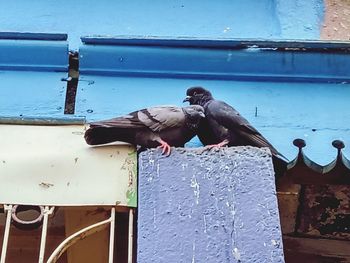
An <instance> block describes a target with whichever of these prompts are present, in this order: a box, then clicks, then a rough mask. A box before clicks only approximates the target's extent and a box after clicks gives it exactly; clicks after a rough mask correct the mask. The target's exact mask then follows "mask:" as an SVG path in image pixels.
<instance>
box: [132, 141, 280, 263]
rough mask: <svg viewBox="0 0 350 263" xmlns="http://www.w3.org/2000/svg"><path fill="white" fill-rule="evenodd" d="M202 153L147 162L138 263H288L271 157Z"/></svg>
mask: <svg viewBox="0 0 350 263" xmlns="http://www.w3.org/2000/svg"><path fill="white" fill-rule="evenodd" d="M200 149H201V148H200ZM200 149H193V148H187V149H183V148H178V149H173V151H172V154H171V155H170V156H169V157H165V156H162V155H161V154H160V151H159V150H157V149H155V150H147V151H145V152H142V153H141V154H140V155H139V209H138V213H139V215H138V262H140V263H144V262H174V263H175V262H176V263H177V262H207V263H210V262H259V263H262V262H269V263H271V262H284V259H283V247H282V237H281V228H280V222H279V215H278V206H277V198H276V189H275V178H274V173H273V167H272V161H271V155H270V152H269V150H268V149H258V148H254V147H231V148H224V149H220V150H218V151H214V152H213V151H211V152H204V153H202V154H200V153H199V150H200Z"/></svg>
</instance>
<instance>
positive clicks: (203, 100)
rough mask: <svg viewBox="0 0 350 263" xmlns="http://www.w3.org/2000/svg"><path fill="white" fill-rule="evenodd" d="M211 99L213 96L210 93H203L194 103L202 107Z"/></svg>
mask: <svg viewBox="0 0 350 263" xmlns="http://www.w3.org/2000/svg"><path fill="white" fill-rule="evenodd" d="M213 99H214V98H213V96H212V95H211V94H205V95H203V96H202V97H200V98H199V99H198V102H197V103H196V104H198V105H201V106H202V107H203V106H204V105H205V104H206V103H207V102H208V101H211V100H213Z"/></svg>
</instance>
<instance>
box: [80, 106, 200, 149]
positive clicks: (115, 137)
mask: <svg viewBox="0 0 350 263" xmlns="http://www.w3.org/2000/svg"><path fill="white" fill-rule="evenodd" d="M204 117H205V116H204V109H203V107H201V106H199V105H192V106H188V107H183V108H180V107H177V106H155V107H150V108H147V109H142V110H139V111H134V112H131V113H129V114H128V115H126V116H122V117H117V118H113V119H109V120H104V121H98V122H92V123H90V127H89V129H88V130H86V132H85V140H86V142H87V144H89V145H98V144H105V143H110V142H114V141H122V142H127V143H130V144H134V145H140V146H141V147H144V148H154V147H160V148H162V149H163V154H164V153H167V155H169V154H170V146H175V147H183V146H184V144H185V143H186V142H188V141H189V140H191V139H192V138H193V137H194V136H195V135H196V131H197V128H198V125H199V123H200V120H201V119H203V118H204Z"/></svg>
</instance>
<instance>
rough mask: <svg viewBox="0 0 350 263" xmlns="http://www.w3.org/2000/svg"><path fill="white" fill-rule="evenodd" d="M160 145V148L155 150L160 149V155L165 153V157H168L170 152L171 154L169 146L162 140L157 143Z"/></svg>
mask: <svg viewBox="0 0 350 263" xmlns="http://www.w3.org/2000/svg"><path fill="white" fill-rule="evenodd" d="M159 143H160V146H158V147H157V148H160V149H162V154H165V153H166V156H169V155H170V152H171V147H170V145H169V144H167V143H166V142H165V141H163V140H160V141H159Z"/></svg>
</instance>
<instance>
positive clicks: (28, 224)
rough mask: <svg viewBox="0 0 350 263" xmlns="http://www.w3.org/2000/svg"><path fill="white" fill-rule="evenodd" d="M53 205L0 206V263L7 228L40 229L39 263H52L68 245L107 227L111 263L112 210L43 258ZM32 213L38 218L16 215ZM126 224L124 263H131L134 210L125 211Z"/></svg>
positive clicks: (5, 244) (3, 253)
mask: <svg viewBox="0 0 350 263" xmlns="http://www.w3.org/2000/svg"><path fill="white" fill-rule="evenodd" d="M55 209H56V210H57V209H58V207H55V206H22V205H13V204H5V205H3V211H4V213H5V218H6V220H5V224H4V235H3V242H2V250H1V260H0V262H1V263H5V262H6V256H7V251H8V244H9V238H10V235H11V231H10V229H11V225H13V226H15V227H16V228H18V229H21V230H34V229H37V228H39V227H41V239H40V248H39V259H38V262H39V263H43V262H47V263H55V262H57V261H58V259H59V258H60V257H61V255H62V254H63V253H64V252H65V251H66V250H67V249H68V248H69V247H71V246H73V245H74V244H75V243H76V242H78V241H79V240H83V239H85V238H86V237H88V236H90V235H93V234H95V233H98V232H100V231H102V230H104V229H106V228H107V227H108V226H109V249H108V251H109V252H108V262H109V263H112V262H113V259H114V244H115V222H116V210H115V207H111V209H110V216H109V218H107V219H105V220H103V221H100V222H97V223H94V224H91V225H89V226H87V227H84V228H82V229H80V230H79V231H77V232H75V233H73V234H71V235H69V236H68V237H66V238H65V239H64V240H63V241H62V242H61V243H60V244H59V245H58V246H57V247H56V248H55V249H54V251H53V252H52V253H51V255H50V256H49V257H48V259H47V261H44V258H45V246H46V242H47V230H48V222H49V217H50V215H53V214H54V211H55ZM28 210H34V211H37V212H38V216H37V217H36V218H34V219H32V220H23V219H20V217H19V216H18V213H19V212H22V211H28ZM128 213H129V224H128V263H132V262H133V231H134V230H133V225H134V209H132V208H130V209H128Z"/></svg>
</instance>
